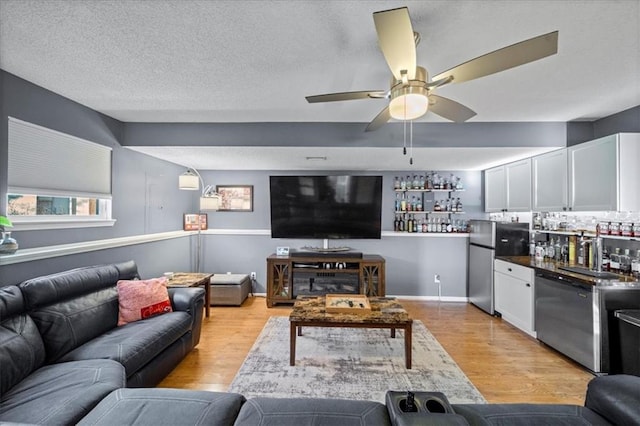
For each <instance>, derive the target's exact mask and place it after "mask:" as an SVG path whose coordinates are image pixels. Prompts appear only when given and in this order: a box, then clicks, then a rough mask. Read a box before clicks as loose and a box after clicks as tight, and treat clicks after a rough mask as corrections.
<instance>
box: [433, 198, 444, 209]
mask: <svg viewBox="0 0 640 426" xmlns="http://www.w3.org/2000/svg"><path fill="white" fill-rule="evenodd" d="M441 209H442V207H441V206H440V203H439V202H438V200H436V203H435V205H434V206H433V211H434V212H439V211H440V210H441Z"/></svg>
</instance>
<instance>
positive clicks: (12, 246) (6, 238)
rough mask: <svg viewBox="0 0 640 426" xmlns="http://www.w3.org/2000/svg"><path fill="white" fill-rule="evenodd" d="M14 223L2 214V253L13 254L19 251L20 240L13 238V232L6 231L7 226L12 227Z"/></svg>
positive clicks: (0, 246)
mask: <svg viewBox="0 0 640 426" xmlns="http://www.w3.org/2000/svg"><path fill="white" fill-rule="evenodd" d="M12 226H13V224H12V223H11V221H10V220H9V218H7V217H6V216H0V231H2V240H0V254H13V253H15V252H16V251H18V242H17V241H16V240H15V238H11V232H9V231H5V228H10V227H12Z"/></svg>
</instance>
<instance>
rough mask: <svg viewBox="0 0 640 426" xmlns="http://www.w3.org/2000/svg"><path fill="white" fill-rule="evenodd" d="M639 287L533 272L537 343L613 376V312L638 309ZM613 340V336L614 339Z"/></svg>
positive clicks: (632, 284) (615, 355)
mask: <svg viewBox="0 0 640 426" xmlns="http://www.w3.org/2000/svg"><path fill="white" fill-rule="evenodd" d="M637 307H640V288H639V285H638V283H619V282H616V281H611V280H609V281H607V280H598V282H597V284H596V285H594V284H588V283H584V282H580V281H579V280H577V279H572V278H570V277H568V276H566V275H562V274H560V273H555V272H546V271H541V270H538V271H536V278H535V329H536V334H537V337H538V340H540V341H542V342H544V343H545V344H547V345H549V346H551V347H552V348H554V349H556V350H557V351H559V352H561V353H563V354H564V355H566V356H568V357H569V358H571V359H573V360H574V361H576V362H578V363H580V364H582V365H584V366H585V367H587V368H588V369H589V370H591V371H592V372H594V373H609V372H613V371H615V369H616V367H615V364H616V362H617V361H616V360H617V358H618V357H619V354H617V353H616V352H615V351H616V348H615V347H613V346H617V345H611V343H610V342H611V338H610V333H613V334H614V335H615V334H617V329H615V328H614V327H615V324H617V323H616V321H615V318H614V313H615V311H616V310H617V309H638V308H637ZM614 340H615V337H614Z"/></svg>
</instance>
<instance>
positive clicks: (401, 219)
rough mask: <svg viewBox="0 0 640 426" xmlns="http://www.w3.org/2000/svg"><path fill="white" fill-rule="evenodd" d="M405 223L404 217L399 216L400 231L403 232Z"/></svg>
mask: <svg viewBox="0 0 640 426" xmlns="http://www.w3.org/2000/svg"><path fill="white" fill-rule="evenodd" d="M405 225H406V224H405V223H404V217H402V218H400V222H399V223H398V226H399V227H398V231H400V232H404V230H405V229H406V226H405Z"/></svg>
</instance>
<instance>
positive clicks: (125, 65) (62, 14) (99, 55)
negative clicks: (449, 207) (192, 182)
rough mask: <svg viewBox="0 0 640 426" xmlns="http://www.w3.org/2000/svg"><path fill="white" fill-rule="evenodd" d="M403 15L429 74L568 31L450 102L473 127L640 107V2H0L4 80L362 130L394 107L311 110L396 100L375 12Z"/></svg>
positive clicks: (96, 99) (202, 115)
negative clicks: (312, 98)
mask: <svg viewBox="0 0 640 426" xmlns="http://www.w3.org/2000/svg"><path fill="white" fill-rule="evenodd" d="M401 6H408V8H409V12H410V14H411V18H412V22H413V28H414V30H415V31H418V32H420V33H421V36H422V41H421V43H420V44H419V46H418V48H417V57H418V64H419V65H421V66H425V67H426V68H427V69H428V70H429V72H430V74H432V75H435V74H436V73H438V72H440V71H443V70H446V69H449V68H451V67H453V66H455V65H457V64H459V63H461V62H464V61H466V60H469V59H471V58H474V57H476V56H479V55H482V54H485V53H488V52H490V51H493V50H495V49H498V48H501V47H504V46H507V45H510V44H513V43H516V42H519V41H522V40H525V39H528V38H531V37H534V36H537V35H540V34H544V33H547V32H550V31H554V30H558V31H559V32H560V36H559V49H558V50H559V51H558V54H557V55H554V56H551V57H548V58H545V59H542V60H540V61H537V62H535V63H531V64H527V65H524V66H521V67H518V68H515V69H512V70H508V71H505V72H503V73H499V74H496V75H493V76H489V77H485V78H482V79H478V80H475V81H471V82H466V83H461V84H457V85H456V84H452V85H449V86H447V87H443V88H441V89H440V91H439V92H438V94H440V95H442V96H446V97H449V98H451V99H454V100H456V101H458V102H460V103H463V104H464V105H466V106H468V107H470V108H471V109H473V110H475V111H476V112H477V116H476V117H474V118H472V119H471V121H472V122H503V121H560V122H565V121H571V120H591V119H597V118H601V117H604V116H608V115H611V114H613V113H616V112H619V111H622V110H625V109H628V108H630V107H633V106H636V105H639V104H640V78H639V77H638V76H640V0H617V1H614V0H583V1H579V0H551V1H547V0H482V1H476V0H473V1H455V0H453V1H451V0H446V1H402V2H398V1H313V0H310V1H302V0H290V1H222V0H218V1H191V0H171V1H169V0H167V1H164V0H119V1H110V0H99V1H98V0H83V1H76V0H65V1H61V0H0V68H2V69H4V70H6V71H8V72H10V73H12V74H15V75H17V76H19V77H22V78H24V79H26V80H28V81H31V82H33V83H35V84H38V85H40V86H42V87H45V88H47V89H50V90H52V91H54V92H56V93H59V94H61V95H63V96H66V97H68V98H70V99H73V100H75V101H77V102H79V103H81V104H83V105H86V106H89V107H91V108H93V109H95V110H98V111H100V112H103V113H105V114H107V115H109V116H111V117H114V118H116V119H118V120H121V121H125V122H362V123H366V122H369V121H370V120H371V119H372V118H373V117H375V116H376V115H377V113H378V112H379V111H380V110H381V109H382V108H383V107H384V103H385V102H386V101H385V100H359V101H349V102H334V103H327V104H313V105H311V104H308V103H307V102H306V101H305V99H304V97H305V96H306V95H314V94H322V93H331V92H342V91H354V90H374V89H379V90H386V89H387V88H388V84H389V77H390V72H389V70H388V67H387V65H386V63H385V61H384V58H383V56H382V54H381V52H380V51H379V49H378V46H377V38H376V32H375V27H374V24H373V18H372V13H373V12H375V11H379V10H385V9H390V8H395V7H401ZM419 121H434V122H437V121H443V120H442V119H440V118H438V117H437V116H435V115H433V114H427V115H426V116H425V117H423V118H421V119H420V120H419Z"/></svg>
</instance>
